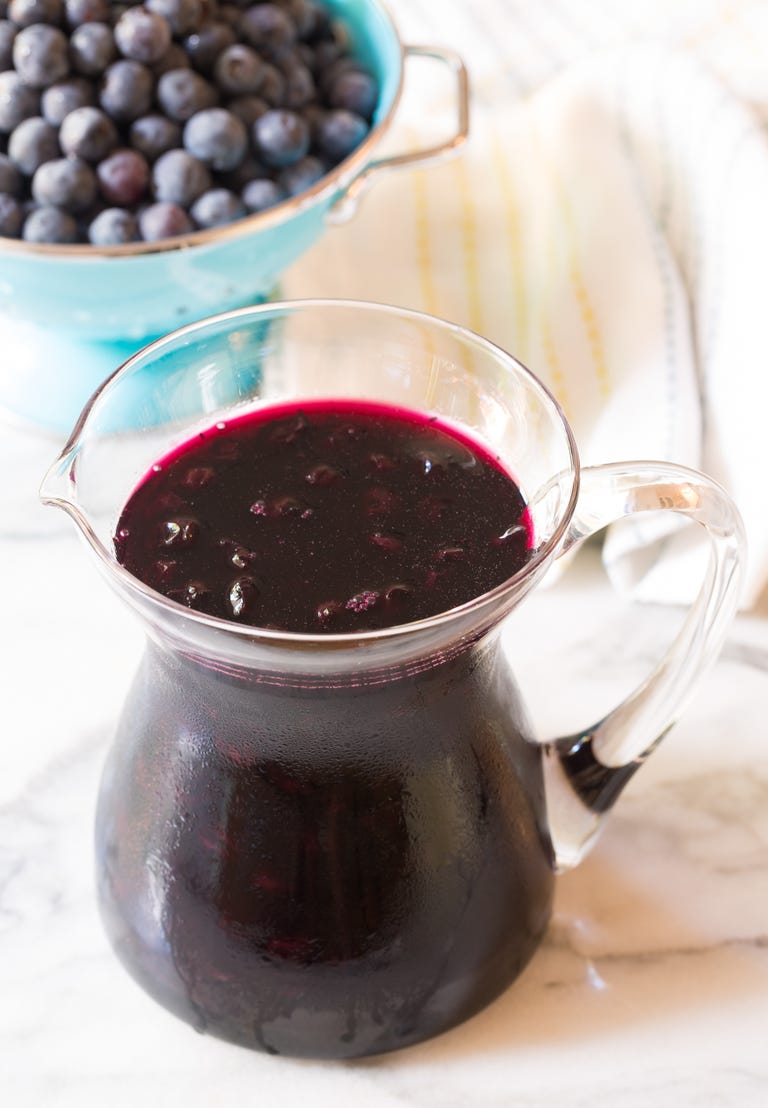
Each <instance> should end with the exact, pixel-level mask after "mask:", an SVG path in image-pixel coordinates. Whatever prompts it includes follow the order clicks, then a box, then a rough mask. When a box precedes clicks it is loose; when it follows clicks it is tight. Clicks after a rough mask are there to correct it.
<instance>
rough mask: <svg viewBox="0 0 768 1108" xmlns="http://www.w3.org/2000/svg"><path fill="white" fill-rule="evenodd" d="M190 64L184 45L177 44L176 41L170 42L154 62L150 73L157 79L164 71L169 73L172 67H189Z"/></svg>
mask: <svg viewBox="0 0 768 1108" xmlns="http://www.w3.org/2000/svg"><path fill="white" fill-rule="evenodd" d="M191 66H192V63H191V62H190V60H189V58H188V57H187V55H186V52H185V50H184V47H183V46H179V44H178V42H172V43H171V45H170V46H169V47H168V49H167V50H166V52H165V53H164V54H163V56H162V58H161V59H160V61H157V62H155V63H154V65H153V66H152V73H153V74H154V76H155V79H156V80H157V79H158V78H160V77H162V75H163V74H164V73H170V72H171V70H172V69H190V68H191Z"/></svg>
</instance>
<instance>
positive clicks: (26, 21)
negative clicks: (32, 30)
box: [8, 0, 64, 27]
mask: <svg viewBox="0 0 768 1108" xmlns="http://www.w3.org/2000/svg"><path fill="white" fill-rule="evenodd" d="M63 15H64V5H63V4H62V2H61V0H11V2H10V4H9V5H8V18H9V19H12V20H13V22H14V23H15V24H16V26H17V27H31V26H32V24H33V23H49V24H52V25H54V26H59V24H60V23H61V22H62V16H63Z"/></svg>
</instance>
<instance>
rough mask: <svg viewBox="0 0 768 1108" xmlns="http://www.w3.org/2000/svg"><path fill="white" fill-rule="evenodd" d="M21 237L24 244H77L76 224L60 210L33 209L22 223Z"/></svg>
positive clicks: (47, 208)
mask: <svg viewBox="0 0 768 1108" xmlns="http://www.w3.org/2000/svg"><path fill="white" fill-rule="evenodd" d="M21 237H22V238H23V239H24V240H25V241H26V242H46V243H72V242H77V240H78V233H77V223H76V222H75V220H74V219H73V218H72V216H71V215H68V214H67V213H66V212H63V211H62V210H61V208H54V207H49V206H47V205H46V206H43V207H41V208H35V210H34V211H33V212H31V213H30V214H29V215H28V216H27V218H26V219H25V221H24V227H23V229H22V232H21Z"/></svg>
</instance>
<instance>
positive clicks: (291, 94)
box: [283, 64, 317, 109]
mask: <svg viewBox="0 0 768 1108" xmlns="http://www.w3.org/2000/svg"><path fill="white" fill-rule="evenodd" d="M283 74H284V76H285V94H284V96H283V102H284V105H285V107H286V108H292V109H296V108H303V107H305V106H306V105H307V104H310V103H311V102H312V100H314V98H315V96H316V94H317V89H316V88H315V80H314V77H313V76H312V74H311V73H310V71H309V69H308V68H307V67H306V66H305V65H301V64H295V65H291V66H287V67H286V68H285V69H284V70H283Z"/></svg>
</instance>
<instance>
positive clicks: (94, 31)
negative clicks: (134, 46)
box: [69, 23, 117, 77]
mask: <svg viewBox="0 0 768 1108" xmlns="http://www.w3.org/2000/svg"><path fill="white" fill-rule="evenodd" d="M69 56H70V59H71V61H72V68H73V69H74V70H75V71H76V72H77V73H82V74H83V75H84V76H85V77H98V76H100V75H101V74H102V73H103V72H104V70H105V69H106V68H107V66H108V65H109V64H110V62H112V61H113V60H114V59H115V57H116V56H117V46H116V45H115V36H114V34H113V32H112V28H111V27H107V26H105V24H103V23H83V24H81V26H79V27H76V28H75V29H74V31H73V32H72V34H71V36H70V39H69Z"/></svg>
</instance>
